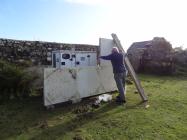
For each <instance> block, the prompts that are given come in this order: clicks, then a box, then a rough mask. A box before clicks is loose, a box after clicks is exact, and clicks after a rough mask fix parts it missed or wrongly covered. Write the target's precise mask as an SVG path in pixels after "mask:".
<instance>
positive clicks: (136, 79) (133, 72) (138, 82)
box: [112, 33, 148, 102]
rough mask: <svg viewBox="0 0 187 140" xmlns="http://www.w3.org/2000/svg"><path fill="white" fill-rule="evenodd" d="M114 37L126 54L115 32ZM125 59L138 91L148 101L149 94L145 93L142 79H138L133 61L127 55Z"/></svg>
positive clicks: (143, 99)
mask: <svg viewBox="0 0 187 140" xmlns="http://www.w3.org/2000/svg"><path fill="white" fill-rule="evenodd" d="M112 38H113V41H114V43H115V44H116V46H117V47H118V49H119V50H121V51H122V52H123V53H124V54H125V51H124V49H123V47H122V45H121V43H120V41H119V39H118V37H117V35H116V34H114V33H113V34H112ZM124 61H125V64H126V66H127V69H128V72H129V74H130V76H131V77H132V79H133V81H134V83H135V85H136V88H137V90H138V93H139V94H140V96H141V98H142V101H143V102H146V101H148V99H147V96H146V95H145V92H144V89H143V87H142V85H141V83H140V81H139V80H138V78H137V76H136V73H135V71H134V69H133V67H132V65H131V63H130V61H129V59H128V57H127V56H125V58H124Z"/></svg>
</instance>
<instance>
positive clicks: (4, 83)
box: [0, 60, 37, 101]
mask: <svg viewBox="0 0 187 140" xmlns="http://www.w3.org/2000/svg"><path fill="white" fill-rule="evenodd" d="M35 79H37V75H36V74H34V73H28V72H26V71H24V68H23V67H20V66H18V65H15V64H11V63H9V62H6V61H3V60H0V101H6V100H9V99H11V98H21V97H25V96H29V93H31V90H32V83H33V81H34V80H35Z"/></svg>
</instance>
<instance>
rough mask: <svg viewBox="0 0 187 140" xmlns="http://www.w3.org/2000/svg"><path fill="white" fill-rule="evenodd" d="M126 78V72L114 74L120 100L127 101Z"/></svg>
mask: <svg viewBox="0 0 187 140" xmlns="http://www.w3.org/2000/svg"><path fill="white" fill-rule="evenodd" d="M125 78H126V72H123V73H114V79H115V81H116V85H117V88H118V91H119V97H120V100H122V101H123V100H125Z"/></svg>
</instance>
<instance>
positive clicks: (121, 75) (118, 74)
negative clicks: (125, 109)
mask: <svg viewBox="0 0 187 140" xmlns="http://www.w3.org/2000/svg"><path fill="white" fill-rule="evenodd" d="M100 58H102V59H104V60H110V61H111V63H112V67H113V73H114V79H115V81H116V85H117V88H118V91H119V96H117V98H116V101H117V102H118V103H126V99H125V86H123V85H124V84H125V77H126V67H125V65H124V54H123V53H121V52H119V50H118V48H117V47H113V48H112V53H111V54H109V55H107V56H101V57H100Z"/></svg>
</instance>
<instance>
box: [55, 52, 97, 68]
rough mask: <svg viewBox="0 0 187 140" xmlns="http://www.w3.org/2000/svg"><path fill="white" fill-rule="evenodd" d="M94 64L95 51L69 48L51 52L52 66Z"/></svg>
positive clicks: (95, 63) (95, 61)
mask: <svg viewBox="0 0 187 140" xmlns="http://www.w3.org/2000/svg"><path fill="white" fill-rule="evenodd" d="M96 65H97V54H96V52H88V51H69V50H58V51H53V52H52V66H53V67H54V68H73V67H84V66H96Z"/></svg>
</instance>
